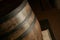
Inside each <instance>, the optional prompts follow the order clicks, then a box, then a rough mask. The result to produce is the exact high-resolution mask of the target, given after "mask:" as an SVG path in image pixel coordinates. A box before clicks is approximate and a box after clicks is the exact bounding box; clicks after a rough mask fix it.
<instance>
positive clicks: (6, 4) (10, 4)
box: [0, 0, 23, 18]
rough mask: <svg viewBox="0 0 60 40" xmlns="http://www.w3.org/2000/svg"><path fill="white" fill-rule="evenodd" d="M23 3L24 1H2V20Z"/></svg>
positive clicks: (0, 5) (0, 15)
mask: <svg viewBox="0 0 60 40" xmlns="http://www.w3.org/2000/svg"><path fill="white" fill-rule="evenodd" d="M22 2H23V0H0V18H1V17H3V16H5V15H7V14H8V13H9V12H11V11H12V10H13V9H15V8H16V7H17V6H19V5H20V4H21V3H22Z"/></svg>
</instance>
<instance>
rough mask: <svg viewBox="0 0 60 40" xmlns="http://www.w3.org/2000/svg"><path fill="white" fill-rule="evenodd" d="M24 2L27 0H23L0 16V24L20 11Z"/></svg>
mask: <svg viewBox="0 0 60 40" xmlns="http://www.w3.org/2000/svg"><path fill="white" fill-rule="evenodd" d="M26 3H27V0H24V1H23V3H22V4H21V5H20V6H18V7H17V8H16V9H14V10H13V11H12V12H10V13H9V14H7V15H6V16H4V17H1V18H0V24H1V23H3V22H5V21H7V20H9V19H10V18H12V17H14V16H15V15H17V13H18V12H20V11H21V10H22V9H23V8H24V7H25V5H26Z"/></svg>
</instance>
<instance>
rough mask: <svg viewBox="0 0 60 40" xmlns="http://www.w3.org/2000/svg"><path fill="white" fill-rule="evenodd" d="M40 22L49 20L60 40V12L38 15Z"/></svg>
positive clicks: (57, 39) (45, 12)
mask: <svg viewBox="0 0 60 40" xmlns="http://www.w3.org/2000/svg"><path fill="white" fill-rule="evenodd" d="M36 16H37V18H38V19H39V20H43V19H48V20H49V23H50V27H51V29H52V31H53V33H54V36H55V38H56V40H60V11H59V10H55V9H51V10H46V11H41V12H38V13H36Z"/></svg>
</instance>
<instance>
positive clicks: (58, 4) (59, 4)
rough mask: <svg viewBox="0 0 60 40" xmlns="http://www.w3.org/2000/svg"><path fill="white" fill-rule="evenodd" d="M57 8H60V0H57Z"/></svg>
mask: <svg viewBox="0 0 60 40" xmlns="http://www.w3.org/2000/svg"><path fill="white" fill-rule="evenodd" d="M56 5H57V8H58V9H60V0H56Z"/></svg>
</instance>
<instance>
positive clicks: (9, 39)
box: [0, 0, 42, 40]
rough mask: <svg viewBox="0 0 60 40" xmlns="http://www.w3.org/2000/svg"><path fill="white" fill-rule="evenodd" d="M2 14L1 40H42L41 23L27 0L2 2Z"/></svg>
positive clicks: (0, 17)
mask: <svg viewBox="0 0 60 40" xmlns="http://www.w3.org/2000/svg"><path fill="white" fill-rule="evenodd" d="M5 4H6V5H5ZM8 4H9V5H8ZM13 4H14V5H13ZM19 4H20V5H19ZM14 6H15V7H14ZM13 7H14V8H13ZM5 9H6V10H5ZM0 14H1V15H0V40H42V37H41V29H40V24H39V23H38V21H37V19H36V17H35V15H34V13H33V11H32V10H31V7H30V6H29V4H28V2H27V0H23V1H21V0H13V1H12V0H10V1H5V3H4V2H3V3H2V2H1V9H0Z"/></svg>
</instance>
